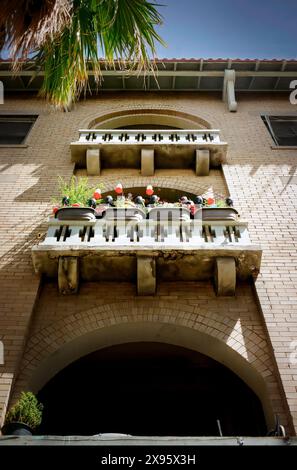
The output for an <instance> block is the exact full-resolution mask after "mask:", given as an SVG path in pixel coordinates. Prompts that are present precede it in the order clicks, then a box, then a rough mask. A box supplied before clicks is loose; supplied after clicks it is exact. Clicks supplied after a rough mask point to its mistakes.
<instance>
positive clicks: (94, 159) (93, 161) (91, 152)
mask: <svg viewBox="0 0 297 470" xmlns="http://www.w3.org/2000/svg"><path fill="white" fill-rule="evenodd" d="M86 167H87V174H88V175H90V176H99V175H100V170H101V162H100V150H99V149H88V150H87V151H86Z"/></svg>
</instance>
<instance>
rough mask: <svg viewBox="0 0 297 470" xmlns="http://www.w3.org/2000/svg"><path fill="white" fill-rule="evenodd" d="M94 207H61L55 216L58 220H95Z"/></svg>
mask: <svg viewBox="0 0 297 470" xmlns="http://www.w3.org/2000/svg"><path fill="white" fill-rule="evenodd" d="M95 214H96V212H95V209H92V208H91V207H62V208H61V209H59V210H58V211H57V212H56V214H55V218H56V219H58V220H82V221H91V220H96V215H95Z"/></svg>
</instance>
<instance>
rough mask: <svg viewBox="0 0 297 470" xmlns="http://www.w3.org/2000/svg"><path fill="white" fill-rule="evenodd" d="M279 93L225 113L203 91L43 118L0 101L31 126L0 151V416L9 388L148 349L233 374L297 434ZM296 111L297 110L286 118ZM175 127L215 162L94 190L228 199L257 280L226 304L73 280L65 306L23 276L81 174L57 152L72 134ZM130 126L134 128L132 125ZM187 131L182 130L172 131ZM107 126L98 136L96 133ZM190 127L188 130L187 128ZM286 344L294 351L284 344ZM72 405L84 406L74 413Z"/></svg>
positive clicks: (290, 174)
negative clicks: (0, 358) (182, 353)
mask: <svg viewBox="0 0 297 470" xmlns="http://www.w3.org/2000/svg"><path fill="white" fill-rule="evenodd" d="M288 95H289V93H287V94H283V95H281V94H271V93H270V94H264V93H262V94H259V93H249V94H240V95H238V111H237V112H236V113H230V112H229V110H228V108H227V107H226V104H225V103H223V102H222V101H221V100H220V98H219V97H218V96H217V95H216V94H215V93H202V94H199V93H195V92H187V93H186V92H178V93H177V92H172V93H166V92H162V91H159V92H128V91H126V92H124V93H109V94H108V93H106V94H104V93H103V94H101V95H98V96H95V97H92V98H88V99H86V100H85V101H83V100H82V101H80V102H79V103H78V104H77V105H76V106H75V108H74V109H73V110H72V111H71V112H70V113H60V112H55V111H53V110H51V109H50V108H49V107H48V106H46V105H45V104H44V102H43V101H41V100H38V99H37V98H36V97H35V96H32V95H31V94H30V95H27V94H22V93H17V94H13V95H11V96H7V98H6V99H5V102H4V104H3V105H1V109H0V113H1V114H2V115H8V114H13V115H16V114H19V113H25V114H28V115H38V118H37V120H36V122H35V124H34V125H33V127H32V129H31V131H30V133H29V136H28V138H27V140H26V142H25V145H14V146H5V145H2V146H0V185H1V199H2V203H1V207H0V213H1V225H0V233H1V237H0V239H1V248H0V250H1V270H0V305H1V315H0V339H1V340H2V342H3V344H4V364H3V365H2V366H0V414H1V423H3V419H4V414H5V411H6V408H7V406H8V404H9V402H12V401H13V400H14V399H15V398H16V397H17V396H18V393H19V392H20V391H21V390H26V389H32V390H33V391H35V392H38V390H39V389H40V388H41V387H42V386H43V385H45V384H46V383H47V381H48V380H49V379H50V378H51V377H52V376H53V375H54V374H55V373H57V372H59V371H60V370H62V369H63V368H64V367H65V366H66V365H67V364H69V363H70V362H73V361H74V360H76V359H78V358H80V357H82V356H84V355H86V354H88V353H90V352H92V351H94V350H96V349H100V348H103V347H106V346H111V345H113V344H119V343H123V342H133V341H160V342H164V343H170V344H175V345H180V346H183V347H186V348H189V349H193V350H197V351H199V352H201V353H204V354H206V355H208V356H210V357H212V358H214V359H216V360H217V361H218V362H222V363H223V364H225V365H226V366H227V367H228V368H230V369H231V370H233V372H235V373H236V374H237V375H238V376H239V377H241V378H242V379H243V380H244V381H245V382H246V383H247V384H248V385H249V386H250V388H251V389H252V390H253V391H254V392H255V393H256V395H257V396H258V397H259V399H260V400H261V403H262V406H263V410H264V414H265V417H266V421H267V428H268V429H270V428H271V427H273V425H274V415H275V414H277V415H278V416H279V417H280V421H281V423H282V424H283V425H284V426H285V428H286V431H287V432H288V434H291V435H294V434H295V432H296V429H297V398H296V397H297V394H296V392H297V366H296V364H294V360H293V361H292V353H293V358H294V343H292V342H294V341H295V340H296V334H297V291H296V280H297V250H296V247H297V246H296V245H297V243H296V209H297V207H296V206H297V186H296V176H295V171H296V163H295V159H296V148H295V149H294V148H288V147H284V148H282V147H276V146H275V145H274V142H273V141H272V138H271V136H270V135H269V132H268V130H267V128H266V127H265V125H264V123H263V121H262V119H261V115H292V113H294V111H295V108H294V107H293V106H292V104H290V102H289V98H288ZM295 113H296V111H295ZM135 115H136V116H138V117H139V116H140V115H142V116H147V118H144V119H143V122H144V123H148V124H149V123H150V122H151V121H150V119H151V117H150V116H151V115H154V120H155V121H154V122H155V123H156V124H157V123H158V116H159V121H161V122H160V125H162V124H166V123H167V124H168V125H169V126H170V125H171V126H176V127H180V128H183V126H184V128H192V129H195V128H201V127H205V125H206V124H207V126H208V127H209V128H211V129H220V130H221V137H222V139H223V140H224V141H225V142H227V143H228V150H227V163H225V164H223V165H222V168H218V169H211V170H210V172H209V176H196V175H195V173H194V171H193V170H191V169H156V170H155V174H154V176H147V177H146V176H141V174H140V172H139V170H138V169H133V168H116V169H112V168H110V169H105V170H102V172H101V174H100V176H90V177H89V180H90V183H91V184H92V185H93V184H97V183H103V184H104V186H105V188H106V191H108V190H111V189H113V188H114V186H115V184H116V183H117V182H118V181H121V182H122V184H123V186H124V187H127V188H133V187H140V186H145V185H147V184H152V185H154V186H158V187H164V188H166V187H168V188H176V189H179V190H182V191H187V192H192V193H194V194H203V195H205V196H215V197H226V196H228V195H231V196H232V198H233V200H234V206H235V207H236V209H238V211H239V212H240V214H241V217H242V218H244V219H246V220H247V221H248V223H249V234H250V238H251V241H252V243H255V244H260V245H261V248H262V250H263V255H262V261H261V268H260V273H259V275H258V277H257V279H256V281H255V282H253V281H249V282H239V283H238V284H237V287H236V295H235V296H233V297H217V296H216V294H215V292H214V289H213V286H212V282H211V281H197V282H182V281H178V282H172V281H171V282H165V281H160V282H158V283H157V291H156V295H155V296H137V295H136V288H135V285H134V284H133V283H130V282H119V283H116V282H82V283H81V284H80V288H79V292H78V294H76V295H74V296H63V295H61V294H59V292H58V290H57V283H56V281H55V280H46V279H44V278H41V277H40V276H38V275H37V274H35V273H34V269H33V265H32V259H31V249H32V246H34V245H36V244H38V243H39V241H40V239H42V238H43V236H44V234H45V232H46V230H47V219H48V216H49V214H50V212H51V208H52V204H51V198H52V196H53V195H54V194H55V193H56V191H57V175H60V176H63V177H64V178H66V179H67V178H70V177H71V175H72V174H73V173H74V174H76V175H78V176H81V175H85V174H86V170H84V169H77V168H75V165H74V164H73V163H71V159H70V150H69V145H70V143H71V142H73V141H75V140H76V139H77V133H78V130H79V129H81V128H82V129H86V128H89V127H91V128H92V127H94V123H96V125H97V124H99V126H101V127H103V128H104V127H106V128H112V126H113V124H112V119H114V118H115V117H120V121H118V122H116V123H115V124H114V127H116V126H117V127H120V126H121V127H125V124H130V123H132V124H133V122H132V121H133V119H132V118H131V116H135ZM131 119H132V121H131ZM183 120H184V121H185V120H186V121H187V126H186V124H183V122H184V121H183ZM106 122H108V123H109V125H105V124H106ZM189 124H191V127H190V126H189ZM292 345H293V346H292ZM80 406H83V403H81V404H80Z"/></svg>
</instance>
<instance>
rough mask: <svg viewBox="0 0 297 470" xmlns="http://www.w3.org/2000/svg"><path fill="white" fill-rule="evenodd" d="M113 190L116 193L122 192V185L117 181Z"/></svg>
mask: <svg viewBox="0 0 297 470" xmlns="http://www.w3.org/2000/svg"><path fill="white" fill-rule="evenodd" d="M115 192H116V193H117V194H122V193H123V186H122V185H121V183H118V184H117V185H116V187H115Z"/></svg>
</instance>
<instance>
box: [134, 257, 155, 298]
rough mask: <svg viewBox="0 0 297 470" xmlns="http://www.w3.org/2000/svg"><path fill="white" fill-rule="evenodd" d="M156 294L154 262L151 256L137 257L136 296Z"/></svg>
mask: <svg viewBox="0 0 297 470" xmlns="http://www.w3.org/2000/svg"><path fill="white" fill-rule="evenodd" d="M155 293H156V260H155V258H154V257H152V256H137V294H138V295H154V294H155Z"/></svg>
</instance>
